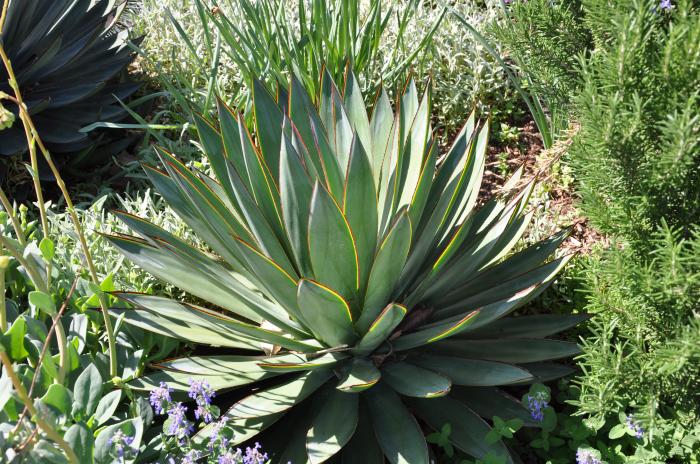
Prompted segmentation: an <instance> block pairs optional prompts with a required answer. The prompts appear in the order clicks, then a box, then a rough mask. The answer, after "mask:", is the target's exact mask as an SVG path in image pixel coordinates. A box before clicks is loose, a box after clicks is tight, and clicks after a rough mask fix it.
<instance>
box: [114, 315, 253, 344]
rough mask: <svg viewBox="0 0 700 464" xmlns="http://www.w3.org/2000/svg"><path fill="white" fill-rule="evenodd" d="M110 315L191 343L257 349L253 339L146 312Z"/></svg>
mask: <svg viewBox="0 0 700 464" xmlns="http://www.w3.org/2000/svg"><path fill="white" fill-rule="evenodd" d="M109 312H110V314H112V315H116V316H119V315H121V314H124V321H125V322H127V323H129V324H131V325H134V326H136V327H140V328H142V329H144V330H148V331H151V332H155V333H157V334H161V335H166V336H168V337H173V338H177V339H179V340H184V341H187V342H191V343H202V344H204V343H206V344H208V345H213V346H223V347H228V348H239V349H244V350H257V349H259V346H260V344H259V342H258V341H257V340H255V339H253V338H249V337H244V336H237V337H235V338H233V337H232V336H231V335H232V334H231V332H229V331H226V330H218V331H213V330H210V329H209V328H208V327H205V326H201V325H197V324H193V323H191V322H189V323H188V322H184V321H179V320H173V319H169V318H167V317H161V316H159V315H156V314H152V313H150V312H147V311H137V310H124V309H111V310H110V311H109Z"/></svg>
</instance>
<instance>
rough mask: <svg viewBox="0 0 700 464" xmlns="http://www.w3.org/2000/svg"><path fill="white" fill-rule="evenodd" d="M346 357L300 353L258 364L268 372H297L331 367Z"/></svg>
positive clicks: (341, 355) (337, 354)
mask: <svg viewBox="0 0 700 464" xmlns="http://www.w3.org/2000/svg"><path fill="white" fill-rule="evenodd" d="M347 357H348V356H347V355H344V354H342V353H326V354H323V355H321V356H314V355H309V354H302V353H289V354H283V355H280V356H274V357H270V358H267V359H265V360H263V361H261V362H259V363H258V366H260V368H261V369H263V370H265V371H269V372H298V371H310V370H314V369H320V368H323V367H331V366H333V365H334V364H337V363H338V362H339V361H342V360H343V359H346V358H347Z"/></svg>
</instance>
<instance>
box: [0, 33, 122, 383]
mask: <svg viewBox="0 0 700 464" xmlns="http://www.w3.org/2000/svg"><path fill="white" fill-rule="evenodd" d="M0 58H2V61H3V63H4V65H5V68H6V69H7V74H8V76H9V79H10V82H11V83H12V82H16V79H15V74H14V71H13V69H12V63H10V60H9V58H8V56H7V53H6V52H5V47H4V45H3V44H2V43H0ZM13 90H14V91H15V96H16V98H17V100H18V102H20V103H21V102H22V96H21V94H20V90H19V88H18V87H16V86H15V87H13ZM18 106H19V111H20V113H22V114H23V115H24V117H23V118H22V122H23V123H24V124H25V125H26V127H27V128H28V130H29V132H30V134H31V137H32V139H31V140H28V142H29V144H30V145H31V143H32V141H33V142H34V143H36V145H37V146H38V147H39V149H40V150H41V153H42V154H43V155H44V158H45V159H46V162H47V163H48V165H49V168H50V169H51V172H52V173H53V175H54V177H55V179H56V184H58V188H59V189H60V190H61V193H62V194H63V197H64V199H65V200H66V210H67V211H68V214H69V215H70V217H71V220H72V221H73V225H74V227H75V231H76V233H77V235H78V240H79V241H80V246H81V248H82V250H83V255H84V256H85V261H86V262H87V266H88V270H89V272H90V279H91V280H92V282H93V283H94V284H95V285H98V286H99V285H100V281H99V279H98V277H97V270H96V268H95V263H94V262H93V260H92V255H91V254H90V248H89V247H88V244H87V240H86V239H85V233H84V232H83V227H82V225H81V223H80V219H79V218H78V215H77V214H76V212H75V206H74V205H73V200H72V199H71V197H70V194H69V193H68V189H67V187H66V184H65V182H64V181H63V178H62V177H61V173H60V172H59V171H58V168H57V167H56V164H55V163H54V162H53V159H52V158H51V154H50V153H49V151H48V150H47V149H46V146H45V145H44V143H43V142H42V140H41V137H39V133H38V132H37V130H36V126H34V122H33V121H32V119H31V117H30V116H29V113H28V112H27V108H26V107H25V106H24V105H23V104H21V105H18ZM98 298H99V300H100V307H101V308H102V317H103V320H104V324H105V332H107V342H108V345H109V372H110V375H111V376H112V377H116V376H117V348H116V341H115V338H114V332H113V329H112V321H111V319H110V317H109V311H108V309H107V307H108V304H107V298H106V297H105V295H104V294H103V293H98Z"/></svg>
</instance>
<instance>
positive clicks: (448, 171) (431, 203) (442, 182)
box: [417, 112, 476, 238]
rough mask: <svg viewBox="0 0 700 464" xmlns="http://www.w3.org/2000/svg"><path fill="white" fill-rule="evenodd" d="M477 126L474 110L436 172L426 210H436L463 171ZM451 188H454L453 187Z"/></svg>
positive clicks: (427, 219)
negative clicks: (449, 186) (448, 188)
mask: <svg viewBox="0 0 700 464" xmlns="http://www.w3.org/2000/svg"><path fill="white" fill-rule="evenodd" d="M475 128H476V113H475V112H472V113H471V115H470V116H469V118H468V119H467V122H466V123H465V124H464V126H463V127H462V129H461V130H460V131H459V133H458V134H457V136H456V137H455V139H454V142H452V146H451V147H450V149H449V150H448V152H447V154H446V155H445V157H444V159H443V161H442V163H441V164H440V167H439V168H438V170H437V172H436V173H435V179H434V180H433V183H432V186H431V189H430V194H429V195H428V200H427V203H426V211H428V212H431V213H432V212H433V211H435V210H436V208H437V206H438V203H439V202H440V199H441V197H442V196H443V195H445V189H446V188H447V186H448V185H449V184H454V183H455V182H456V181H457V180H458V179H459V177H460V176H461V174H462V173H463V171H464V169H465V166H466V164H467V161H468V159H469V158H468V157H467V156H466V155H468V154H469V151H470V146H471V145H472V138H473V136H474V130H475ZM451 190H454V189H453V188H452V189H451ZM449 191H450V190H448V193H449ZM441 214H444V213H441ZM429 220H430V215H427V216H426V217H425V218H424V219H423V221H421V224H420V230H421V232H422V231H423V229H424V227H425V226H426V225H427V222H428V221H429ZM417 226H418V225H417ZM433 237H434V235H433ZM431 238H432V237H431Z"/></svg>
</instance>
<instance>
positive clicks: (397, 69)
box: [148, 0, 445, 113]
mask: <svg viewBox="0 0 700 464" xmlns="http://www.w3.org/2000/svg"><path fill="white" fill-rule="evenodd" d="M419 4H420V2H419V1H418V0H409V1H408V2H406V3H405V4H404V5H402V6H401V7H400V8H399V7H397V6H395V5H393V4H391V3H387V2H384V1H382V0H371V1H369V2H366V3H365V2H361V1H360V0H349V1H348V0H308V1H305V0H301V1H299V2H287V1H284V0H262V1H252V0H242V1H235V2H233V1H230V0H225V1H221V2H213V3H212V4H208V3H207V2H205V1H203V0H196V1H195V8H193V10H195V11H193V13H195V14H194V15H193V16H194V17H196V18H198V19H199V21H200V23H199V24H198V25H197V27H196V28H194V30H192V29H191V28H188V27H186V25H183V24H181V23H182V22H183V21H186V22H187V23H191V21H192V18H183V17H182V16H180V15H177V12H174V11H171V10H170V9H166V10H165V13H166V15H167V16H168V18H169V19H170V21H171V23H172V25H171V27H173V28H174V29H175V31H177V34H178V36H179V39H180V41H181V44H182V47H184V52H185V53H187V54H188V55H189V58H190V59H192V60H193V61H194V65H195V67H196V68H197V70H198V71H195V72H196V73H198V74H199V75H201V76H202V77H203V78H204V82H203V85H204V87H205V88H204V89H200V88H196V87H194V86H193V85H192V83H191V75H192V73H193V71H191V70H185V69H183V70H179V71H178V72H175V73H171V74H169V75H167V76H163V83H164V85H165V86H166V88H167V89H168V90H169V91H170V92H171V94H172V95H173V96H174V97H175V98H177V100H178V102H179V104H180V105H181V107H182V108H183V109H187V108H189V107H190V106H191V105H194V106H195V107H196V108H197V109H198V110H199V111H200V112H203V113H206V112H208V111H209V110H210V109H211V108H212V106H213V103H214V95H215V93H216V92H217V91H218V93H219V94H221V95H227V96H228V97H230V98H232V101H230V102H229V103H232V104H234V105H235V106H236V107H239V108H246V109H250V108H251V103H252V96H251V94H250V93H249V92H248V90H249V89H252V88H253V81H254V80H255V79H258V80H261V81H263V82H264V83H265V84H266V85H267V87H268V89H274V88H275V87H276V86H277V85H284V84H285V83H286V82H287V81H288V78H289V72H290V71H291V72H294V73H295V74H296V76H297V77H298V78H299V79H300V81H301V82H302V84H303V85H304V86H305V87H306V89H307V90H308V91H309V94H310V95H311V96H312V98H315V97H316V95H319V94H320V89H319V88H318V83H319V82H320V80H319V77H320V76H321V73H322V72H323V71H324V70H326V71H328V72H329V73H330V74H331V76H332V77H333V78H334V79H335V80H340V79H342V78H343V72H344V71H345V66H346V65H347V64H348V63H350V64H351V65H352V66H353V69H354V70H355V71H356V73H357V74H358V75H359V76H361V77H362V78H363V79H364V78H365V77H368V78H367V79H366V80H365V81H364V82H362V83H361V88H362V90H363V92H364V94H365V95H371V94H373V93H375V91H376V89H377V88H378V85H379V83H380V82H385V83H386V84H387V85H393V84H394V83H396V82H398V81H399V80H402V79H405V76H406V75H407V73H408V70H409V68H410V66H411V65H412V64H413V62H414V61H415V60H416V58H417V57H418V56H419V55H420V53H421V52H423V51H424V50H425V48H426V47H427V45H428V44H429V43H430V41H431V38H432V36H433V35H434V33H435V31H436V30H437V28H438V27H439V25H440V22H441V21H442V18H443V16H444V14H445V10H442V12H441V14H440V15H439V16H437V17H436V18H435V20H434V22H433V23H432V24H430V27H429V28H428V29H426V30H425V31H421V33H420V36H419V37H417V38H416V37H411V38H408V37H406V29H407V27H408V26H409V25H410V23H411V21H412V20H413V19H414V16H415V14H416V11H417V10H418V9H419V8H421V6H420V5H419ZM158 9H159V14H162V7H161V6H160V5H159V6H158ZM390 31H391V32H392V38H391V40H392V43H391V45H390V46H388V45H387V43H386V39H385V38H383V36H384V35H386V34H388V33H389V32H390ZM192 35H195V36H197V37H191V36H192ZM198 36H201V37H198ZM198 38H201V39H202V40H201V43H202V44H203V45H204V47H203V50H200V49H199V48H198V46H197V45H198V44H197V39H198ZM409 42H410V48H408V47H409V45H408V43H409ZM181 52H182V49H181V48H179V49H178V53H181ZM148 59H150V60H154V61H157V60H160V59H161V58H160V57H158V56H152V57H148ZM178 59H179V58H178ZM220 63H226V64H227V66H229V67H232V68H233V69H236V70H237V71H236V73H237V76H236V77H235V78H234V79H233V82H228V84H229V88H221V86H220V82H219V79H218V74H219V73H220V72H224V73H227V72H228V71H226V70H224V71H221V70H220V69H219V68H220ZM369 77H371V78H369ZM229 81H230V79H229ZM230 87H233V88H230Z"/></svg>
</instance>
